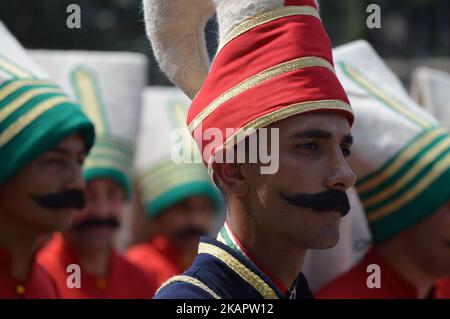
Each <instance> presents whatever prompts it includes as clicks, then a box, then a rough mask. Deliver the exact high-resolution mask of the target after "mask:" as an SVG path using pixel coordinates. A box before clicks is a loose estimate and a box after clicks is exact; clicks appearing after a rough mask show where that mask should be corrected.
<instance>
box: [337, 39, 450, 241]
mask: <svg viewBox="0 0 450 319" xmlns="http://www.w3.org/2000/svg"><path fill="white" fill-rule="evenodd" d="M334 58H335V62H336V72H337V75H338V77H339V79H340V81H341V83H342V84H343V86H344V88H345V90H346V92H347V95H348V96H349V99H350V102H351V104H352V107H353V108H354V111H355V118H356V120H355V125H354V127H353V129H352V134H353V135H354V137H355V143H354V146H353V155H352V157H351V158H350V164H351V166H352V168H353V170H354V172H355V173H356V175H357V178H358V181H357V183H356V189H357V191H358V194H359V196H360V198H361V202H362V205H363V207H364V209H365V212H366V215H367V219H368V222H369V227H370V230H371V233H372V236H373V238H374V240H375V242H381V241H384V240H387V239H389V238H391V237H393V236H395V235H396V234H398V233H399V232H401V231H403V230H405V229H406V228H408V227H411V226H413V225H415V224H417V223H419V222H420V221H421V220H423V219H424V218H425V217H427V216H428V215H430V214H432V213H433V212H435V211H436V210H437V209H438V208H439V207H440V206H441V205H443V204H444V203H446V202H447V201H448V200H449V199H450V187H448V183H449V181H450V136H449V133H448V130H447V129H445V128H443V127H442V126H440V124H439V123H438V122H437V121H436V119H434V118H433V117H432V116H431V115H429V114H428V113H427V112H426V111H424V110H423V109H421V108H420V107H419V106H418V105H417V104H416V103H415V102H414V101H413V100H412V99H411V98H410V97H409V96H408V94H407V93H406V92H405V90H404V89H403V87H402V85H401V83H400V81H399V80H398V78H397V77H396V76H395V75H394V73H393V72H392V71H391V70H389V69H388V68H387V66H386V65H385V64H384V62H383V61H382V59H381V58H380V57H379V56H378V55H377V53H376V52H375V51H374V50H373V48H372V47H371V46H370V45H369V44H368V43H367V42H365V41H356V42H352V43H350V44H347V45H343V46H341V47H339V48H337V49H335V50H334Z"/></svg>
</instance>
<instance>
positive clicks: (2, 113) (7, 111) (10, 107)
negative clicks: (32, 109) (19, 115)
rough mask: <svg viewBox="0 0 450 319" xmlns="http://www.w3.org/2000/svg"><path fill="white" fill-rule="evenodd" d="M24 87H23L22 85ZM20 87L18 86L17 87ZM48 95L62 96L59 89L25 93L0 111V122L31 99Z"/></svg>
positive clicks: (40, 89)
mask: <svg viewBox="0 0 450 319" xmlns="http://www.w3.org/2000/svg"><path fill="white" fill-rule="evenodd" d="M22 86H25V85H22ZM19 87H20V86H19ZM48 93H59V94H62V91H61V89H59V88H56V87H47V88H36V89H32V90H29V91H25V92H24V93H23V94H22V95H20V96H18V97H17V98H15V99H14V100H12V101H11V102H10V103H9V104H7V105H6V106H4V107H3V108H2V109H1V110H0V122H2V121H4V120H5V119H6V118H7V117H8V116H9V115H11V114H12V113H13V112H15V111H16V110H17V109H19V108H20V107H22V106H23V105H24V104H25V103H27V102H29V101H30V100H31V99H33V98H35V97H36V96H39V95H42V94H48Z"/></svg>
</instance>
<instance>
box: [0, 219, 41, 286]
mask: <svg viewBox="0 0 450 319" xmlns="http://www.w3.org/2000/svg"><path fill="white" fill-rule="evenodd" d="M39 236H40V235H39V233H38V232H35V231H33V230H32V229H31V228H28V227H26V226H24V225H23V224H21V223H19V222H18V221H15V220H13V219H11V218H9V217H8V216H7V215H6V214H4V213H0V248H2V249H3V250H5V251H7V252H8V253H9V254H10V257H11V270H10V276H12V277H13V278H15V279H17V280H20V281H23V282H26V281H27V280H28V277H29V275H30V270H31V268H32V264H33V262H34V254H35V252H36V249H37V243H38V239H39Z"/></svg>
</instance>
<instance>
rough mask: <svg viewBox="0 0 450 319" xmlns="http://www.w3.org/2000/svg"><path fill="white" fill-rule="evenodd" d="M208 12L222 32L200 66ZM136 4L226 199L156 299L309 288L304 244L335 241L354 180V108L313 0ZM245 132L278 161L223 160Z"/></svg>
mask: <svg viewBox="0 0 450 319" xmlns="http://www.w3.org/2000/svg"><path fill="white" fill-rule="evenodd" d="M199 8H202V10H199ZM214 11H215V13H216V15H217V20H218V25H219V36H220V41H219V51H218V53H217V54H216V55H215V58H214V61H213V62H212V64H211V68H210V70H209V72H208V68H209V61H208V58H207V54H206V50H205V48H204V39H203V34H202V33H201V32H199V30H202V28H203V27H204V24H205V23H206V20H207V19H208V17H210V16H211V15H213V14H214ZM144 12H145V21H146V27H147V33H148V35H149V38H150V40H151V42H152V46H153V52H154V53H155V56H156V58H157V59H158V60H159V62H160V65H161V68H162V69H163V70H164V71H165V72H166V74H167V75H168V76H169V78H170V79H171V80H173V81H174V82H175V83H177V85H178V86H180V87H181V88H182V89H183V90H184V91H185V92H186V93H187V94H188V96H189V97H191V98H193V103H192V105H191V107H190V109H189V113H188V120H187V123H188V126H189V129H190V131H191V133H192V134H193V136H194V137H195V139H196V142H197V143H198V144H199V146H200V150H201V151H202V155H203V160H204V162H205V164H206V165H207V166H208V169H209V171H210V172H211V174H212V175H213V178H214V181H215V182H216V184H217V185H218V186H219V187H220V188H221V190H222V192H223V194H224V196H225V199H226V202H227V205H228V215H227V220H226V223H225V225H224V227H223V228H222V230H221V231H220V232H219V234H218V236H217V239H210V238H202V239H201V242H200V244H199V250H198V256H197V257H196V259H195V260H194V263H193V265H192V266H191V267H190V268H189V269H188V270H187V271H186V272H185V273H184V274H183V275H181V276H176V277H173V278H171V279H169V280H168V281H167V282H166V283H164V284H163V286H162V287H161V288H159V291H158V292H157V294H156V298H158V299H172V298H188V299H206V298H217V299H219V298H225V299H229V298H231V299H254V298H255V299H261V298H264V299H275V298H292V299H302V298H312V297H313V296H312V293H311V291H310V289H309V287H308V283H307V280H306V278H305V277H304V275H303V274H302V273H301V267H302V264H303V259H304V256H305V253H306V251H307V250H308V249H324V248H329V247H332V246H334V245H335V244H336V243H337V241H338V239H339V225H340V221H341V218H342V216H343V215H345V214H346V213H347V212H348V209H349V205H348V199H347V195H346V193H345V191H346V190H347V189H348V188H350V187H351V186H352V185H353V183H354V181H355V176H354V174H353V172H352V170H351V169H350V167H349V165H348V163H347V157H348V156H350V149H351V144H352V136H351V133H350V127H351V125H352V123H353V120H354V117H353V112H352V110H351V107H350V105H349V102H348V99H347V96H346V94H345V92H344V90H343V88H342V86H341V84H340V83H339V81H338V79H337V77H336V76H335V74H334V67H333V59H332V55H331V43H330V41H329V38H328V36H327V34H326V32H325V30H324V28H323V26H322V23H321V20H320V18H319V15H318V11H317V4H316V2H315V1H313V0H285V1H282V0H264V1H262V0H260V1H256V0H253V1H240V0H239V1H237V0H236V1H234V0H215V1H203V0H202V1H198V0H190V1H176V4H175V3H174V2H173V1H172V2H171V5H170V6H169V5H167V2H166V1H164V0H161V1H150V0H145V1H144ZM206 13H208V14H206ZM168 26H171V28H168ZM177 27H178V28H179V29H178V31H179V32H176V29H177ZM167 30H170V32H168V31H167ZM174 30H175V31H174ZM189 31H191V32H189ZM199 53H200V54H199ZM207 72H208V74H206V73H207ZM230 129H232V130H230ZM266 129H267V130H268V131H269V133H268V134H266V136H268V140H267V141H266V140H264V139H263V138H262V136H264V133H263V132H267V131H266ZM217 130H218V131H219V133H221V134H218V135H222V137H224V138H223V139H220V144H219V146H218V147H214V146H213V147H210V146H211V145H210V144H209V142H208V137H209V136H207V135H203V134H202V133H201V131H203V132H209V131H217ZM255 131H256V133H254V132H255ZM247 132H253V133H254V134H257V135H256V137H257V138H260V140H259V148H260V149H262V148H264V147H265V148H268V149H269V150H271V152H270V153H271V155H274V157H276V155H278V158H279V163H278V164H279V165H278V170H276V171H275V172H270V173H267V172H266V171H265V168H267V165H266V163H265V162H263V160H262V159H261V158H258V160H257V161H256V162H250V161H244V162H242V161H241V162H239V161H238V160H237V157H238V156H239V155H242V154H237V156H236V154H235V158H234V160H233V159H232V160H231V161H226V162H225V163H224V162H223V160H221V155H222V159H223V153H224V150H226V151H227V152H228V153H229V154H232V150H236V149H237V150H239V148H241V149H242V146H241V144H239V143H243V142H245V141H246V140H249V141H250V140H251V139H252V138H254V137H255V135H248V133H247ZM240 133H242V134H240ZM246 137H247V138H246ZM240 146H241V147H240ZM250 146H251V145H250ZM250 149H251V148H247V149H246V154H245V155H246V157H245V158H246V159H248V158H249V155H255V154H253V153H250V152H251V150H250ZM257 151H258V153H260V152H259V150H257ZM276 152H278V154H274V153H276Z"/></svg>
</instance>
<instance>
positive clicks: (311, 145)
mask: <svg viewBox="0 0 450 319" xmlns="http://www.w3.org/2000/svg"><path fill="white" fill-rule="evenodd" d="M298 148H300V149H303V150H311V151H314V150H317V144H316V143H304V144H299V145H298Z"/></svg>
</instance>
